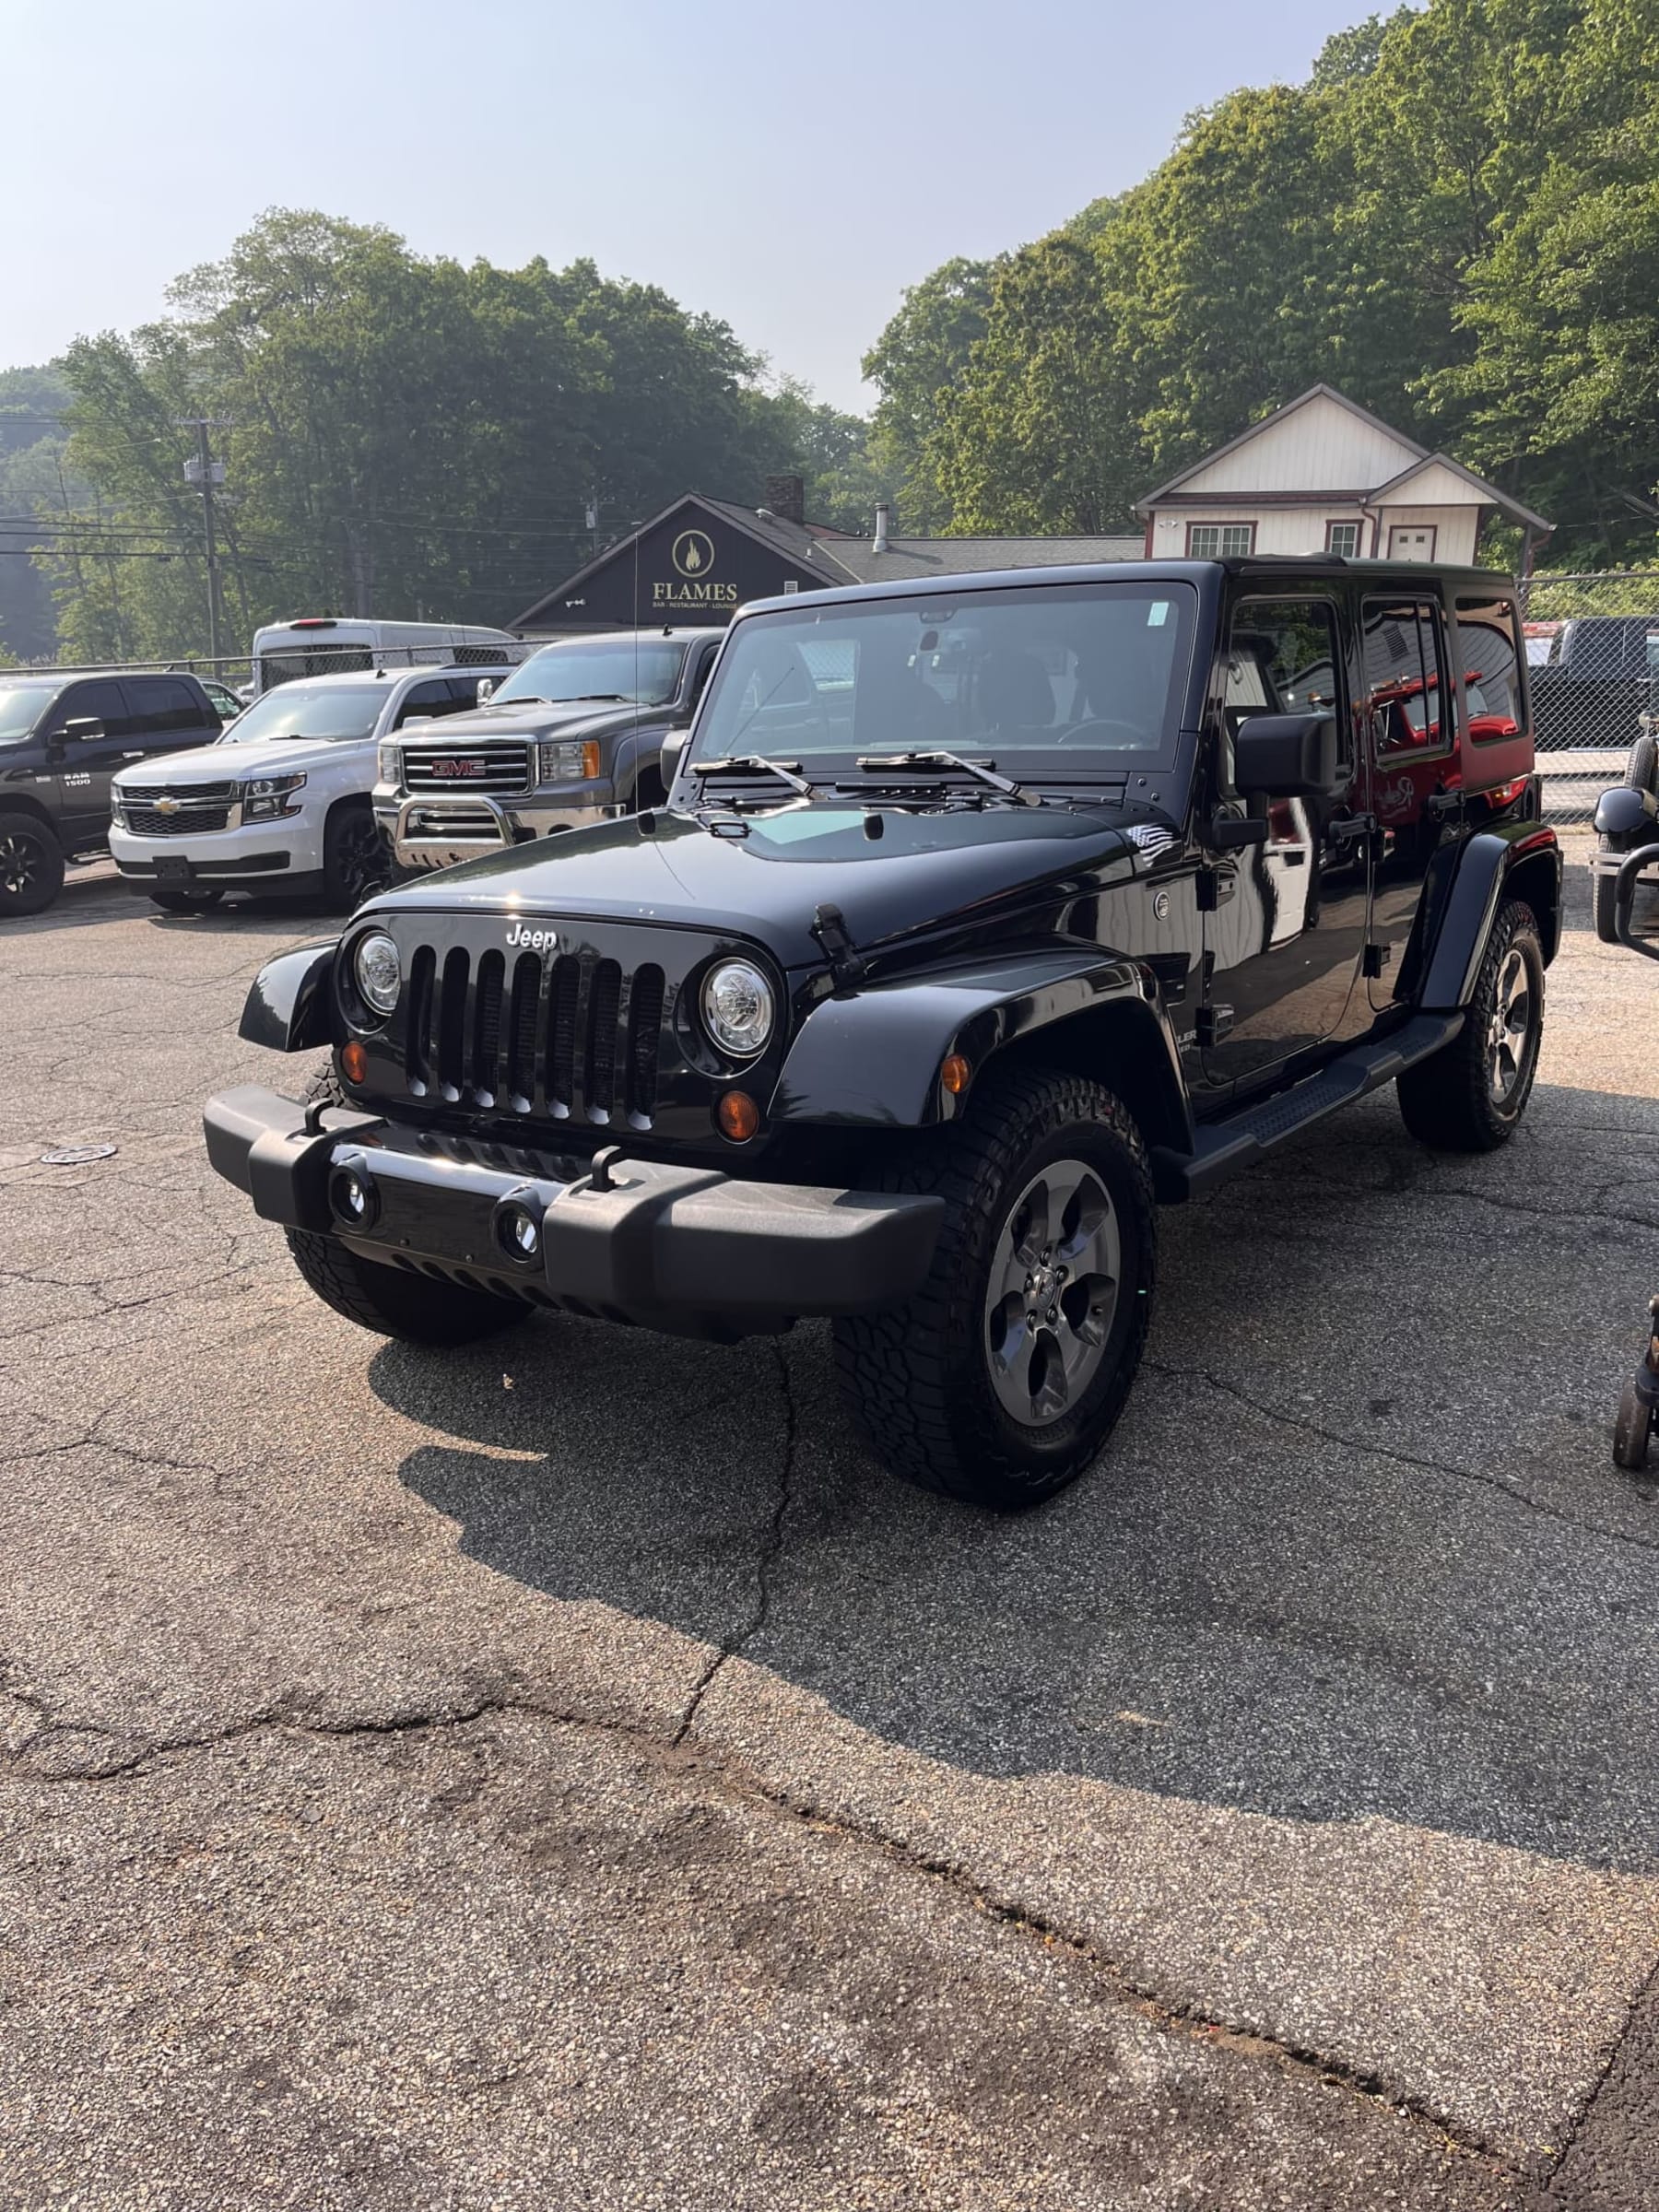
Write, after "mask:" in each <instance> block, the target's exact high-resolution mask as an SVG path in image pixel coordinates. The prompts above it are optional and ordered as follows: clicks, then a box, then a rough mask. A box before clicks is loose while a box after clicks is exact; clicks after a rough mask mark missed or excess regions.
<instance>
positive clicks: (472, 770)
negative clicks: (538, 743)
mask: <svg viewBox="0 0 1659 2212" xmlns="http://www.w3.org/2000/svg"><path fill="white" fill-rule="evenodd" d="M534 771H535V746H534V745H531V744H529V743H528V742H526V741H524V740H522V739H521V740H519V741H516V742H512V743H492V744H489V745H467V744H465V743H462V744H460V745H444V744H442V743H441V741H440V740H438V739H436V738H423V739H422V740H421V741H420V742H419V743H418V744H411V743H410V742H409V741H408V740H407V739H405V740H404V746H403V778H404V788H405V789H406V791H407V792H409V793H410V794H412V795H418V796H419V797H421V798H434V797H436V796H438V795H439V794H444V795H445V796H447V797H453V798H465V797H466V796H467V795H468V794H474V795H476V796H478V797H481V798H491V799H501V798H511V797H512V796H513V795H514V794H516V793H519V792H524V791H528V790H529V789H530V787H531V783H532V782H533V780H534Z"/></svg>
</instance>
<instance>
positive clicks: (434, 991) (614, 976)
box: [404, 945, 665, 1129]
mask: <svg viewBox="0 0 1659 2212" xmlns="http://www.w3.org/2000/svg"><path fill="white" fill-rule="evenodd" d="M408 974H409V983H408V993H407V999H406V1012H405V1019H404V1076H405V1079H406V1082H407V1084H408V1088H409V1092H410V1095H411V1096H412V1097H414V1098H418V1099H419V1098H433V1099H440V1100H443V1101H445V1102H446V1103H449V1104H458V1103H465V1104H466V1105H470V1106H477V1107H480V1108H484V1109H499V1110H502V1111H505V1112H512V1113H537V1114H545V1115H547V1116H548V1117H550V1118H551V1119H553V1120H555V1121H570V1120H576V1121H585V1122H590V1123H592V1124H594V1125H595V1126H598V1127H601V1128H603V1127H606V1126H609V1125H611V1124H621V1125H622V1126H624V1127H628V1128H632V1129H644V1128H649V1127H650V1125H651V1122H652V1117H653V1114H654V1113H655V1112H656V1102H657V1073H658V1066H659V1061H660V1047H661V1038H662V1027H663V1008H664V1003H665V976H664V971H663V970H662V969H661V968H660V967H658V966H656V965H655V963H654V962H650V961H647V962H645V963H644V964H643V965H641V966H640V967H637V968H634V969H632V970H631V971H624V969H623V968H622V966H621V964H620V962H619V961H617V960H614V959H602V958H600V957H599V956H598V955H597V954H595V953H594V952H593V951H591V950H588V951H582V952H563V953H558V954H553V955H549V956H547V957H544V956H543V955H542V954H540V953H537V952H518V953H503V952H500V951H496V950H493V949H492V950H490V951H488V952H485V953H482V954H480V955H479V956H478V957H477V961H476V962H475V960H474V958H473V956H472V954H471V953H470V952H468V951H467V950H466V948H465V947H462V946H452V947H450V948H449V949H448V950H447V951H446V952H443V953H441V954H440V952H439V950H438V949H437V947H433V946H431V945H421V946H418V947H417V948H416V950H415V953H414V955H413V957H412V959H410V961H409V967H408Z"/></svg>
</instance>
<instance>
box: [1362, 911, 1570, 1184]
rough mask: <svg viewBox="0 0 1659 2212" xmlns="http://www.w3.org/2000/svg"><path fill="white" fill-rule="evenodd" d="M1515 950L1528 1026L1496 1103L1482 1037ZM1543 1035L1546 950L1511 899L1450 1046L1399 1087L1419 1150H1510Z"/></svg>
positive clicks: (1530, 918)
mask: <svg viewBox="0 0 1659 2212" xmlns="http://www.w3.org/2000/svg"><path fill="white" fill-rule="evenodd" d="M1516 947H1519V949H1520V952H1521V956H1522V959H1523V960H1524V963H1525V966H1526V970H1527V980H1528V987H1529V990H1530V992H1531V1018H1530V1026H1529V1030H1528V1036H1527V1042H1526V1046H1525V1049H1524V1054H1523V1057H1522V1062H1521V1065H1520V1069H1519V1073H1518V1076H1517V1079H1516V1081H1515V1084H1514V1086H1513V1088H1512V1090H1511V1091H1510V1093H1509V1095H1508V1096H1507V1097H1506V1098H1504V1099H1503V1100H1501V1101H1500V1100H1497V1099H1496V1098H1495V1097H1494V1096H1493V1093H1492V1088H1491V1083H1490V1080H1489V1077H1488V1064H1487V1049H1488V1037H1487V1032H1488V1026H1489V1024H1490V1022H1491V1019H1492V1015H1493V1010H1494V1006H1495V1003H1496V997H1497V992H1498V980H1499V977H1500V974H1501V972H1502V971H1503V966H1504V963H1505V961H1506V959H1508V957H1509V954H1510V952H1511V951H1512V949H1513V948H1516ZM1543 1030H1544V950H1543V947H1542V946H1541V945H1540V944H1539V942H1538V924H1537V922H1536V920H1535V917H1534V914H1533V911H1532V909H1531V907H1530V906H1527V905H1525V904H1524V902H1523V901H1522V900H1519V899H1509V900H1505V901H1504V903H1503V904H1502V906H1500V908H1499V910H1498V919H1497V921H1496V922H1495V923H1494V924H1493V925H1492V935H1491V940H1490V942H1489V943H1488V946H1487V951H1486V958H1485V959H1483V960H1482V961H1481V963H1480V973H1479V975H1478V976H1477V978H1476V982H1475V989H1474V992H1473V994H1471V996H1470V999H1469V1006H1468V1013H1467V1017H1466V1018H1465V1022H1464V1026H1463V1028H1462V1029H1461V1030H1459V1031H1458V1033H1457V1035H1456V1036H1455V1037H1454V1038H1453V1040H1452V1041H1451V1043H1450V1044H1446V1045H1442V1046H1441V1049H1440V1051H1439V1052H1438V1053H1434V1054H1433V1055H1432V1056H1431V1057H1430V1059H1427V1060H1420V1061H1419V1062H1418V1065H1416V1066H1415V1067H1410V1068H1407V1069H1406V1073H1405V1074H1404V1075H1403V1076H1402V1077H1400V1079H1399V1084H1398V1089H1399V1094H1400V1113H1401V1116H1402V1118H1403V1119H1404V1121H1405V1124H1406V1128H1407V1129H1409V1130H1410V1132H1411V1134H1412V1135H1413V1136H1415V1137H1416V1138H1417V1140H1418V1144H1420V1145H1428V1146H1430V1147H1431V1148H1432V1149H1433V1150H1434V1151H1436V1152H1495V1151H1496V1150H1497V1149H1498V1147H1499V1146H1500V1145H1502V1144H1507V1143H1508V1142H1509V1139H1510V1138H1511V1137H1512V1135H1514V1133H1515V1130H1516V1127H1517V1125H1518V1124H1519V1123H1520V1120H1521V1116H1522V1115H1523V1114H1524V1112H1525V1111H1526V1101H1527V1100H1528V1099H1529V1098H1530V1097H1531V1096H1532V1088H1533V1083H1534V1080H1535V1077H1536V1075H1537V1072H1538V1048H1539V1044H1540V1042H1541V1041H1542V1037H1543Z"/></svg>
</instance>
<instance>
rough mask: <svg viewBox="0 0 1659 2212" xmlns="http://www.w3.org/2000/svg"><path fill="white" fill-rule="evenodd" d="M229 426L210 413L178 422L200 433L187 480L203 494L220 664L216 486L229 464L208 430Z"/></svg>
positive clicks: (211, 617)
mask: <svg viewBox="0 0 1659 2212" xmlns="http://www.w3.org/2000/svg"><path fill="white" fill-rule="evenodd" d="M226 427H227V426H226V425H225V424H224V423H222V422H220V421H218V420H216V418H214V417H212V416H210V415H192V416H187V417H185V418H183V419H182V420H181V421H180V423H179V425H178V428H179V429H182V430H194V432H195V434H196V450H195V453H194V457H193V458H192V459H191V460H189V461H186V462H185V464H184V479H185V482H186V483H189V484H194V486H195V487H196V489H197V490H198V491H199V492H200V493H201V495H202V539H203V544H204V546H205V547H206V555H207V652H208V656H209V658H210V659H212V660H213V661H214V662H216V663H217V662H218V661H219V660H220V659H221V658H222V657H223V656H222V655H221V653H220V652H219V579H218V536H217V535H216V533H215V530H214V520H213V493H214V488H215V486H216V485H220V484H222V483H223V482H224V480H225V465H224V463H223V462H222V461H216V460H215V459H214V458H213V456H212V454H211V453H210V452H209V451H208V447H207V433H208V431H209V430H210V429H225V428H226Z"/></svg>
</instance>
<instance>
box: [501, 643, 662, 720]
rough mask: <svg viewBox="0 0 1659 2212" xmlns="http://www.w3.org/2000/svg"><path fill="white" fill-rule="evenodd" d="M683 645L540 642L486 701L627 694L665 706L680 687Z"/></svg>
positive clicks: (650, 704) (645, 704)
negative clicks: (535, 649) (555, 643)
mask: <svg viewBox="0 0 1659 2212" xmlns="http://www.w3.org/2000/svg"><path fill="white" fill-rule="evenodd" d="M685 658H686V649H685V647H684V646H683V645H672V644H669V643H667V642H665V641H664V640H663V639H661V638H655V639H652V640H649V641H647V640H646V639H643V638H641V640H640V641H639V643H638V644H637V645H636V644H635V643H634V641H633V640H632V639H631V638H606V639H605V640H604V641H599V640H597V639H596V640H594V642H593V643H592V644H586V643H582V642H580V641H577V640H575V639H572V640H571V641H570V642H569V643H566V644H559V645H544V646H543V647H542V649H541V651H540V652H539V653H532V654H531V655H530V658H529V659H528V660H527V661H525V662H524V664H523V665H522V666H520V667H518V668H515V669H514V670H513V672H512V675H511V676H510V677H508V678H507V681H506V682H505V683H504V684H503V685H501V687H500V689H499V690H498V691H496V692H495V693H494V695H493V696H492V698H491V700H490V702H489V703H490V705H491V706H492V707H493V706H499V705H500V703H501V701H502V700H514V699H550V700H568V699H627V700H637V702H638V703H639V704H640V705H641V706H642V707H663V706H666V705H667V703H668V701H669V700H671V699H672V698H673V697H674V695H675V693H676V692H677V690H678V689H679V677H680V668H681V665H683V663H684V661H685Z"/></svg>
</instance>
